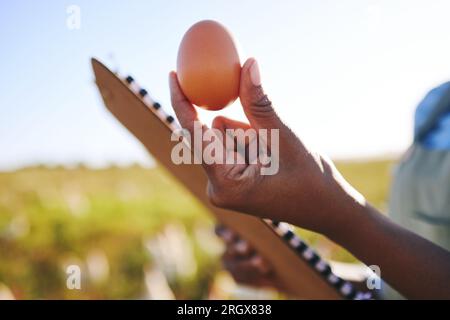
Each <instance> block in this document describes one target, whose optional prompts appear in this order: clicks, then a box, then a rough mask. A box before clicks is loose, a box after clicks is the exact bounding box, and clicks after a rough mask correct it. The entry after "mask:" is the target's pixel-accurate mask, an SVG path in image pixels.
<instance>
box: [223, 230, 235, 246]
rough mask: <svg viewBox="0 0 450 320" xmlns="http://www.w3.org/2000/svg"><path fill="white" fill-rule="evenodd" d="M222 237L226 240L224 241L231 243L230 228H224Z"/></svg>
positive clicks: (231, 234)
mask: <svg viewBox="0 0 450 320" xmlns="http://www.w3.org/2000/svg"><path fill="white" fill-rule="evenodd" d="M222 239H223V240H224V241H225V242H226V243H231V242H232V240H233V233H232V232H231V231H230V230H224V231H223V232H222Z"/></svg>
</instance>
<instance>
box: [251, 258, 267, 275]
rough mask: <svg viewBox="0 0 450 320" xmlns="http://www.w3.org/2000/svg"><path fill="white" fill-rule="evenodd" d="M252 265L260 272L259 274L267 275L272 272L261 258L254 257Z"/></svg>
mask: <svg viewBox="0 0 450 320" xmlns="http://www.w3.org/2000/svg"><path fill="white" fill-rule="evenodd" d="M252 264H253V265H254V266H255V267H256V268H257V269H258V270H259V272H261V274H267V273H269V271H270V267H269V265H268V264H267V263H266V262H265V261H264V259H263V258H262V257H261V256H255V257H253V259H252Z"/></svg>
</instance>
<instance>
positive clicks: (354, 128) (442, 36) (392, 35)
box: [0, 0, 450, 170]
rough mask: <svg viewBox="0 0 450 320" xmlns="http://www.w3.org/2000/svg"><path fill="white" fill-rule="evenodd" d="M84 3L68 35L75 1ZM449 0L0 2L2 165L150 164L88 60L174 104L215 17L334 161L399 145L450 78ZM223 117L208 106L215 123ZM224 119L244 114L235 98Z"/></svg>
mask: <svg viewBox="0 0 450 320" xmlns="http://www.w3.org/2000/svg"><path fill="white" fill-rule="evenodd" d="M71 4H75V5H78V6H79V7H80V9H81V29H79V30H69V29H68V28H67V26H66V19H67V17H68V15H67V13H66V8H67V7H68V6H69V5H71ZM448 12H450V2H449V1H445V0H443V1H439V0H433V1H425V0H422V1H421V0H408V1H406V0H395V1H392V0H385V1H384V0H383V1H382V0H380V1H377V0H342V1H333V0H316V1H253V0H243V1H211V0H204V1H136V0H135V1H100V0H97V1H76V0H74V1H60V2H56V1H39V2H38V1H10V2H6V1H3V2H2V3H1V4H0V41H1V44H2V45H1V54H0V67H1V70H2V72H3V76H2V77H0V88H1V89H0V170H1V169H11V168H15V167H20V166H24V165H28V164H35V163H48V164H72V163H77V162H86V163H87V164H89V165H92V166H103V165H107V164H110V163H118V164H127V163H130V162H134V161H138V162H140V163H143V164H146V163H149V157H148V155H147V154H146V152H145V151H144V149H143V148H142V147H141V146H140V145H139V143H138V142H137V141H135V139H134V138H133V137H132V136H131V135H130V134H128V132H127V131H126V130H125V129H123V128H122V127H121V126H120V125H119V124H118V123H117V122H116V120H115V119H114V118H113V117H112V116H111V115H109V113H108V112H107V111H106V110H105V109H104V107H103V105H102V103H101V100H100V97H99V94H98V93H97V90H96V87H95V85H94V83H93V75H92V71H91V67H90V64H89V59H90V57H91V56H95V57H98V58H100V59H101V60H103V61H105V62H106V64H108V65H110V66H112V67H114V68H118V69H119V71H120V72H122V73H131V74H132V75H134V77H135V78H136V79H137V80H138V81H139V82H140V83H141V84H142V85H143V86H145V87H146V88H147V89H148V91H149V92H150V94H151V95H152V96H153V97H154V98H155V99H156V100H159V101H160V102H161V103H162V104H163V105H165V106H166V109H169V108H170V106H169V90H168V85H167V75H168V72H169V71H170V70H172V69H174V68H175V65H176V54H177V48H178V44H179V42H180V40H181V37H182V35H183V34H184V32H185V31H186V30H187V29H188V28H189V26H190V25H192V24H193V23H195V22H197V21H199V20H203V19H215V20H218V21H220V22H221V23H223V24H224V25H226V26H227V27H228V29H229V30H230V31H231V32H232V33H233V35H234V37H235V38H236V39H237V40H238V42H239V45H240V46H241V48H242V51H243V53H242V57H241V58H242V60H244V59H245V58H247V57H250V56H254V57H256V58H257V59H258V61H259V64H260V67H261V72H262V79H263V85H264V86H265V88H266V91H267V92H268V94H269V95H270V97H271V99H272V100H273V101H274V104H275V106H276V108H277V111H278V112H279V114H280V115H281V117H282V118H283V119H285V120H286V122H287V123H288V124H289V125H290V126H291V127H292V128H293V130H294V131H295V132H297V133H298V135H299V136H300V137H301V138H302V139H304V140H305V141H306V143H307V144H309V145H311V146H312V147H314V148H315V149H318V150H320V151H322V152H324V153H327V154H329V155H330V156H332V157H335V158H354V157H372V156H380V155H385V154H392V153H397V154H398V153H400V152H402V151H403V150H404V149H405V148H406V147H407V146H408V144H409V143H410V140H411V136H412V116H413V111H414V108H415V105H416V104H417V103H418V101H419V100H420V98H421V97H422V96H423V95H424V94H425V93H426V92H427V91H428V90H429V89H430V88H432V87H433V86H435V85H438V84H439V83H441V82H443V81H447V80H448V79H449V78H450V19H448ZM217 114H218V113H211V112H202V113H201V115H202V117H203V118H204V119H205V121H210V120H211V119H212V117H213V116H215V115H217ZM220 114H225V115H228V116H232V117H236V118H241V117H242V112H241V110H240V108H239V105H238V104H234V105H232V106H231V107H229V108H227V109H226V110H223V112H220Z"/></svg>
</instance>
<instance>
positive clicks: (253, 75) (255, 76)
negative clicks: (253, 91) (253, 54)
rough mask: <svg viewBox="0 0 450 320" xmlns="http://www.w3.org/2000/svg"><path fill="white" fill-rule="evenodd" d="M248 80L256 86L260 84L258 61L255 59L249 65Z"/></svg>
mask: <svg viewBox="0 0 450 320" xmlns="http://www.w3.org/2000/svg"><path fill="white" fill-rule="evenodd" d="M250 80H251V81H252V84H253V85H254V86H256V87H258V86H260V85H261V75H260V73H259V66H258V61H256V60H253V63H252V65H251V66H250Z"/></svg>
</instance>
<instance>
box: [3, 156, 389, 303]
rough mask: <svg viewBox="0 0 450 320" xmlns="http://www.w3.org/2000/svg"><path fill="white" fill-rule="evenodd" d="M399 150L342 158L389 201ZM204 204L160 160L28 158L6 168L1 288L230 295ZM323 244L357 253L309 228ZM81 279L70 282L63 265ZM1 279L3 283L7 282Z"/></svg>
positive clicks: (52, 293)
mask: <svg viewBox="0 0 450 320" xmlns="http://www.w3.org/2000/svg"><path fill="white" fill-rule="evenodd" d="M392 164H393V161H392V160H376V161H375V160H374V161H361V162H352V161H348V162H343V161H341V162H338V163H337V166H338V168H339V169H340V170H341V172H342V173H343V175H344V176H345V177H346V178H347V180H349V182H350V183H352V184H353V185H354V186H355V187H356V188H357V189H358V190H359V191H361V193H363V194H364V195H365V196H366V197H367V199H368V200H369V201H370V202H372V203H373V204H374V205H375V206H376V207H378V208H380V209H381V210H384V211H385V209H386V202H387V194H388V188H389V183H390V172H391V169H392ZM213 226H214V222H213V221H212V219H211V218H210V217H209V216H208V213H207V212H206V210H205V209H204V208H203V207H202V206H201V205H200V204H199V203H198V202H196V200H195V199H193V198H192V197H191V196H190V195H189V194H188V193H187V192H186V191H185V190H184V189H183V188H182V187H181V186H180V185H178V184H177V183H176V182H175V181H174V180H173V179H172V178H171V177H170V176H169V175H168V174H167V173H166V172H164V171H163V170H162V169H160V168H151V169H148V168H142V167H139V166H131V167H126V168H118V167H111V168H108V169H103V170H92V169H88V168H85V167H83V166H79V167H77V168H73V169H67V168H62V167H58V168H46V167H30V168H25V169H21V170H18V171H15V172H3V173H0V298H1V296H2V292H1V291H2V290H5V288H8V292H9V293H10V294H12V295H13V296H14V297H15V298H17V299H52V298H63V299H71V298H81V299H117V298H124V299H128V298H133V299H141V298H142V299H146V298H161V297H166V298H171V297H176V298H189V299H205V298H214V297H220V298H230V297H231V298H232V296H230V295H229V293H226V290H225V291H224V290H221V288H220V287H221V286H222V287H223V286H229V285H230V281H229V280H224V279H227V278H226V276H224V273H223V272H221V266H220V259H219V256H220V252H221V244H220V242H219V241H218V240H217V239H216V238H215V236H214V235H213ZM299 232H300V233H301V235H302V236H304V237H306V238H307V239H308V240H309V241H310V242H312V243H313V244H315V246H316V247H317V248H318V249H319V251H320V252H321V253H323V254H324V255H326V256H328V257H331V258H333V259H337V260H342V261H352V260H354V258H352V257H351V256H350V255H349V254H348V253H346V252H345V251H343V250H342V249H340V248H339V247H337V246H335V245H333V244H330V243H329V242H328V241H327V240H326V239H324V238H323V237H321V236H318V235H316V234H313V233H311V232H307V231H304V230H300V231H299ZM70 264H76V265H79V266H80V267H81V270H82V289H81V290H68V289H67V288H66V277H67V275H66V273H65V271H66V267H67V266H68V265H70ZM2 288H3V289H2Z"/></svg>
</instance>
